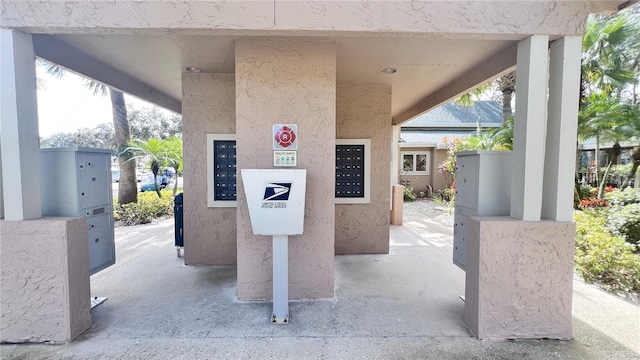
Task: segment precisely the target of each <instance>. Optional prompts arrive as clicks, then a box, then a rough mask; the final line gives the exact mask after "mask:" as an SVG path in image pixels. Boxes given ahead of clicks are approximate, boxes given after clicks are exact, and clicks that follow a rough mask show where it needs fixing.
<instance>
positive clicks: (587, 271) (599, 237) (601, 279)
mask: <svg viewBox="0 0 640 360" xmlns="http://www.w3.org/2000/svg"><path fill="white" fill-rule="evenodd" d="M606 214H607V212H606V211H605V210H602V209H593V210H585V211H576V213H575V216H574V217H575V221H576V256H575V261H576V270H577V272H578V273H579V274H580V275H581V276H582V278H584V280H585V281H587V282H596V283H599V284H602V285H604V286H605V287H607V288H609V289H611V290H614V291H625V292H633V293H635V294H640V254H635V253H634V252H633V248H632V246H630V245H628V244H627V243H626V242H625V241H624V239H623V238H621V237H618V236H614V235H612V234H611V233H610V232H609V229H608V228H607V227H606V226H605V224H606Z"/></svg>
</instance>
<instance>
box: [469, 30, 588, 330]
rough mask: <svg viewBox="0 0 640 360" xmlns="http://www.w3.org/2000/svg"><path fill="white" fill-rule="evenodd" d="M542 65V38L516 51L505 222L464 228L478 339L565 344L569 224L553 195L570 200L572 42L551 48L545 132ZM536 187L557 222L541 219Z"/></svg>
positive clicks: (561, 201)
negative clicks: (508, 214) (562, 341)
mask: <svg viewBox="0 0 640 360" xmlns="http://www.w3.org/2000/svg"><path fill="white" fill-rule="evenodd" d="M548 60H549V51H548V37H547V36H533V37H531V38H529V39H527V40H524V41H522V42H521V43H520V44H519V46H518V67H517V71H518V73H517V78H516V81H517V86H516V89H517V98H516V101H517V105H516V106H517V107H516V117H515V129H514V143H513V146H514V151H513V154H512V171H513V173H512V179H513V183H512V192H511V217H506V216H505V217H472V218H470V219H469V220H468V222H467V232H466V235H467V236H466V240H467V249H466V251H467V252H466V283H465V295H466V298H465V300H466V301H465V309H464V320H465V323H466V324H467V326H468V327H469V330H470V331H471V332H472V333H473V334H475V335H477V336H478V338H480V339H534V338H552V339H571V338H572V337H573V328H572V317H571V306H572V290H573V257H574V252H575V245H574V241H575V225H574V224H573V223H572V222H571V221H570V220H571V217H570V216H571V209H570V208H569V209H567V208H566V205H567V204H565V202H566V200H567V199H570V197H569V198H567V196H570V195H567V194H564V193H562V192H563V191H564V192H568V193H569V194H572V192H571V191H570V190H571V188H570V186H571V183H572V178H571V177H572V174H573V169H574V167H573V159H574V155H575V137H576V135H575V130H576V118H577V103H576V101H577V99H578V94H577V92H576V89H577V86H578V78H579V60H580V38H578V37H575V38H574V37H571V38H565V39H561V40H559V41H557V42H556V43H554V44H553V45H552V50H551V65H550V66H551V74H550V76H551V78H550V98H551V99H550V100H549V115H548V116H549V118H550V120H549V129H546V125H547V124H546V117H547V114H546V103H547V96H546V94H547V89H548V87H549V85H548V84H547V68H548V67H547V63H548ZM545 132H547V140H546V151H545V148H544V145H545ZM552 133H554V134H552ZM565 142H566V143H565ZM545 154H546V155H545ZM545 156H546V162H547V163H546V164H545ZM543 175H544V183H543ZM543 184H544V206H545V218H550V219H551V220H556V221H544V220H543V221H540V218H541V212H542V206H543V200H542V199H543ZM567 185H568V186H569V189H568V190H569V191H567V189H566V187H567ZM570 204H571V202H569V203H568V205H569V206H570ZM560 220H561V221H560Z"/></svg>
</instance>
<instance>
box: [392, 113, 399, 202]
mask: <svg viewBox="0 0 640 360" xmlns="http://www.w3.org/2000/svg"><path fill="white" fill-rule="evenodd" d="M400 128H401V126H400V125H392V126H391V185H398V184H400V171H399V170H398V169H400ZM390 191H391V190H390Z"/></svg>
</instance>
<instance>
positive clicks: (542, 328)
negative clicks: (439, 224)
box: [464, 217, 575, 339]
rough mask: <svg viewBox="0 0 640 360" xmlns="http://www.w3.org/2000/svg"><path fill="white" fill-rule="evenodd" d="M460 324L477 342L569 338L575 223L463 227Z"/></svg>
mask: <svg viewBox="0 0 640 360" xmlns="http://www.w3.org/2000/svg"><path fill="white" fill-rule="evenodd" d="M466 239H467V256H466V284H465V297H466V299H465V300H466V301H465V309H464V320H465V323H466V324H467V326H468V327H469V329H470V331H471V332H472V333H474V334H475V335H477V336H478V338H479V339H540V338H551V339H571V338H573V333H572V323H571V306H572V290H573V256H574V252H575V245H574V239H575V224H574V223H570V222H552V221H540V222H527V221H520V220H516V219H513V218H510V217H477V218H475V217H474V218H470V219H469V220H468V223H467V237H466Z"/></svg>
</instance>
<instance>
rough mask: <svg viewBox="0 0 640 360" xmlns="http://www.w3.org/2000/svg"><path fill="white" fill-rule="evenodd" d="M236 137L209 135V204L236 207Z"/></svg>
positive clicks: (210, 205) (231, 135)
mask: <svg viewBox="0 0 640 360" xmlns="http://www.w3.org/2000/svg"><path fill="white" fill-rule="evenodd" d="M236 180H237V179H236V136H235V135H233V134H207V203H208V206H209V207H235V206H236V204H237V203H236Z"/></svg>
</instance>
